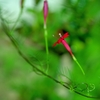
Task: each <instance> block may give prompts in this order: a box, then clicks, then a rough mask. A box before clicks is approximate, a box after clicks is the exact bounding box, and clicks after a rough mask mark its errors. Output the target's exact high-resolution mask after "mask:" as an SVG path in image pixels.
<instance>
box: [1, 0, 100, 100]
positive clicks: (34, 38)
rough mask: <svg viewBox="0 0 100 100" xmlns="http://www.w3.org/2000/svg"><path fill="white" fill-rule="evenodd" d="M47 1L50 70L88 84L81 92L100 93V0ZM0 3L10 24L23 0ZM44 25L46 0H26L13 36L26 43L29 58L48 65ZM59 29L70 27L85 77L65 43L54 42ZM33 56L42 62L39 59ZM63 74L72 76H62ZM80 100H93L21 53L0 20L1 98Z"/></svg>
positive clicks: (80, 86) (25, 48)
mask: <svg viewBox="0 0 100 100" xmlns="http://www.w3.org/2000/svg"><path fill="white" fill-rule="evenodd" d="M48 5H49V14H48V18H47V31H48V44H49V61H50V62H49V64H50V68H49V75H51V76H53V77H54V78H56V79H58V80H64V81H66V82H67V83H70V81H69V80H71V82H73V84H74V85H75V86H77V88H76V89H78V91H79V90H80V89H81V88H84V87H86V89H85V90H84V91H83V94H87V95H92V96H99V95H100V54H99V52H100V0H48ZM0 7H1V9H3V11H4V16H5V18H6V20H8V21H9V26H10V27H12V25H13V24H14V22H15V21H16V19H17V17H18V14H19V12H20V0H0ZM43 25H44V21H43V0H25V3H24V11H23V14H22V16H21V18H20V20H19V22H18V24H17V26H16V29H15V31H14V33H13V36H14V37H15V38H16V40H17V41H18V42H19V43H20V45H22V46H23V44H24V45H25V46H24V47H23V49H22V52H24V53H27V54H29V55H30V58H31V61H33V63H36V64H38V65H39V64H41V65H42V66H44V67H43V69H44V70H45V69H46V67H45V65H46V53H45V39H44V28H43ZM60 31H64V32H69V35H70V36H69V37H68V38H67V39H66V41H67V42H68V43H69V45H70V47H71V49H72V51H73V53H74V55H75V57H76V58H77V59H78V61H79V63H80V64H81V66H82V68H83V69H84V71H85V73H86V75H85V76H84V75H82V73H81V71H80V69H79V68H78V66H77V65H76V64H75V62H74V61H73V60H72V58H71V56H70V54H69V53H68V52H67V51H66V49H65V48H64V47H63V45H62V44H59V45H57V46H56V47H53V46H52V45H53V44H54V43H55V42H56V41H57V39H58V33H59V32H60ZM53 35H54V37H53ZM34 57H36V58H37V59H39V61H38V62H37V61H35V60H34ZM61 73H63V74H65V75H66V77H68V79H66V78H65V77H62V76H61ZM85 84H86V85H85ZM80 91H81V90H80ZM81 92H82V91H81ZM99 97H100V96H99ZM80 99H81V100H90V98H86V97H84V96H81V95H78V94H76V93H74V92H73V91H71V90H68V89H66V88H65V87H63V86H61V85H59V84H58V83H56V82H54V81H53V80H51V79H49V78H48V77H45V76H43V75H41V74H39V73H37V74H36V73H35V72H34V71H33V69H32V67H31V66H30V65H29V64H28V63H27V62H26V61H25V60H24V59H23V58H22V57H21V56H20V55H19V54H18V52H17V50H16V48H15V47H14V46H13V44H12V42H11V41H10V39H9V38H8V37H7V36H6V34H5V33H4V30H2V27H1V25H0V100H80ZM93 100H96V99H93Z"/></svg>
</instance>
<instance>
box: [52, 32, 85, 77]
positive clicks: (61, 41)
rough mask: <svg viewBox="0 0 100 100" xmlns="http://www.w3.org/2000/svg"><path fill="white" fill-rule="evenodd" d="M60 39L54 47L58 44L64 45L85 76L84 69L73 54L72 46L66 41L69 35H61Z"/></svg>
mask: <svg viewBox="0 0 100 100" xmlns="http://www.w3.org/2000/svg"><path fill="white" fill-rule="evenodd" d="M59 36H60V38H59V39H58V41H57V42H55V43H54V45H53V46H56V45H57V44H60V43H62V44H63V45H64V47H65V48H66V49H67V51H68V52H69V53H70V55H71V56H72V58H73V60H74V61H75V62H76V63H77V65H78V66H79V68H80V69H81V71H82V73H83V74H84V75H85V73H84V70H83V69H82V67H81V65H80V64H79V62H78V61H77V59H76V58H75V56H74V55H73V53H72V50H71V48H70V46H69V45H68V43H67V42H66V41H65V40H64V39H65V38H67V37H68V36H69V34H68V33H65V34H64V35H63V36H62V35H61V33H59Z"/></svg>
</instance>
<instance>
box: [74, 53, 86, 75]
mask: <svg viewBox="0 0 100 100" xmlns="http://www.w3.org/2000/svg"><path fill="white" fill-rule="evenodd" d="M72 57H73V59H74V61H75V62H76V64H77V65H78V66H79V68H80V69H81V71H82V73H83V75H85V72H84V70H83V68H82V67H81V65H80V64H79V62H78V61H77V59H76V58H75V56H74V55H73V56H72Z"/></svg>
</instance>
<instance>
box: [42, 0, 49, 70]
mask: <svg viewBox="0 0 100 100" xmlns="http://www.w3.org/2000/svg"><path fill="white" fill-rule="evenodd" d="M43 15H44V37H45V46H46V55H47V71H48V68H49V64H48V61H49V58H48V55H49V49H48V32H47V26H46V20H47V16H48V1H47V0H44V5H43Z"/></svg>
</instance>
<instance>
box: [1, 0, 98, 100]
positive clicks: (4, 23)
mask: <svg viewBox="0 0 100 100" xmlns="http://www.w3.org/2000/svg"><path fill="white" fill-rule="evenodd" d="M23 2H24V0H21V7H22V9H23ZM44 2H47V0H44ZM22 9H21V10H22ZM44 9H45V8H44ZM21 14H22V11H21V13H20V14H19V17H18V19H17V21H16V22H15V24H14V26H13V27H12V28H9V25H8V23H7V21H6V19H5V18H4V17H3V15H2V10H1V9H0V22H1V26H2V29H3V31H4V33H5V34H6V35H7V36H8V37H9V39H10V40H11V42H12V44H13V45H14V46H15V48H16V50H17V52H18V53H19V55H20V56H21V57H22V58H23V59H24V60H25V61H26V62H27V63H28V64H29V65H30V66H32V68H33V71H34V72H36V73H39V74H42V75H44V76H46V77H48V78H50V79H51V80H53V81H55V82H56V83H58V84H60V85H62V86H64V87H65V88H67V89H69V90H71V91H72V92H75V93H77V94H79V95H81V96H84V97H87V98H93V99H99V98H98V97H94V96H91V95H87V94H85V93H83V91H86V90H87V91H88V92H90V91H93V90H94V89H95V86H94V85H93V84H92V85H88V84H87V83H82V84H74V82H73V81H72V80H70V79H69V78H68V77H67V76H66V75H64V74H63V73H61V75H62V76H63V77H66V78H67V79H69V81H70V83H69V82H68V83H67V82H64V81H62V80H58V79H56V78H54V77H53V76H51V75H49V74H48V73H47V72H46V71H43V70H42V69H40V68H39V67H38V65H35V64H34V63H33V62H32V61H31V60H30V59H29V58H28V56H27V54H25V53H24V51H22V49H21V47H20V46H19V44H18V42H17V41H16V39H15V38H14V36H13V35H12V34H13V33H14V29H15V27H16V24H17V22H18V21H19V19H20V17H21ZM46 16H47V15H46ZM44 26H45V27H46V23H45V24H44ZM46 34H47V32H46ZM67 35H68V34H67ZM64 38H65V37H61V38H60V41H57V42H56V44H58V43H60V42H62V44H63V45H65V44H64V43H65V41H63V40H64ZM47 42H48V41H47V35H46V46H47V47H46V52H47V56H48V43H47ZM56 44H54V46H55V45H56ZM65 47H66V45H65ZM66 49H67V50H68V51H69V52H70V53H71V55H72V57H73V54H72V52H71V51H70V49H69V47H68V45H67V48H66ZM73 59H74V60H75V58H73ZM47 60H48V59H47ZM79 67H80V69H81V71H82V72H83V74H84V71H83V69H82V68H81V66H79ZM81 85H83V86H84V88H82V89H81V88H79V86H81ZM89 87H91V90H90V89H89Z"/></svg>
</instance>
